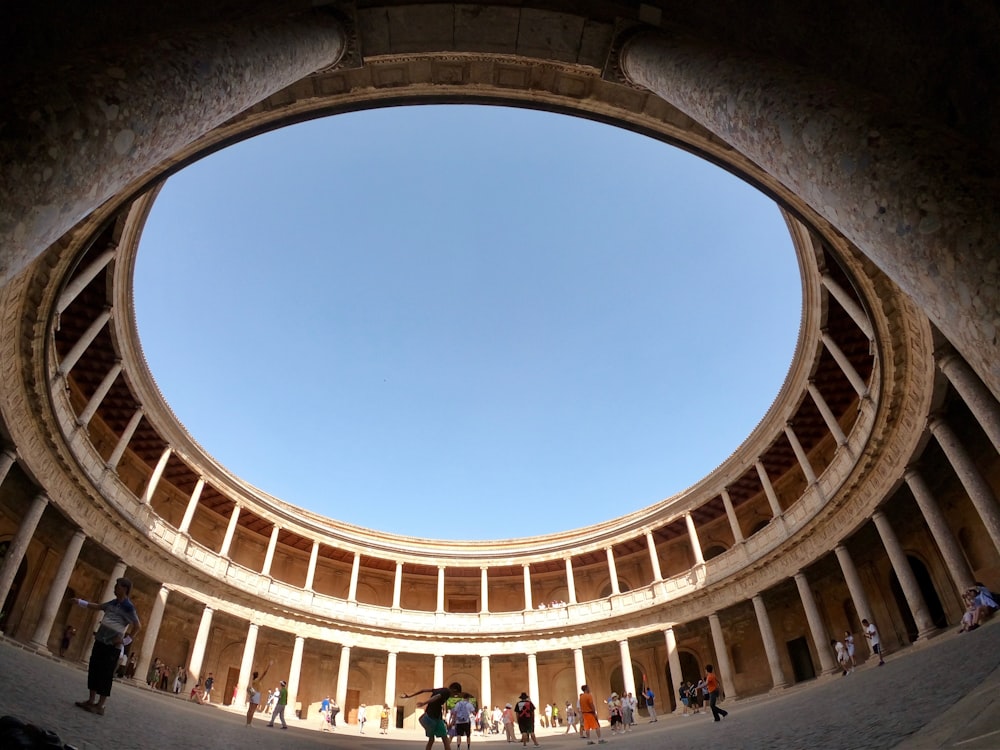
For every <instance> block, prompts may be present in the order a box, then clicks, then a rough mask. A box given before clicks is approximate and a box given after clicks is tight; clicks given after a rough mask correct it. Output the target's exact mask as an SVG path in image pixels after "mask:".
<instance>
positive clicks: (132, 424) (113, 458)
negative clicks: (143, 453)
mask: <svg viewBox="0 0 1000 750" xmlns="http://www.w3.org/2000/svg"><path fill="white" fill-rule="evenodd" d="M141 421H142V407H141V406H140V407H139V408H138V409H136V410H135V411H134V412H132V418H131V419H129V421H128V424H127V425H125V430H124V431H123V432H122V434H121V436H120V437H119V438H118V442H117V443H116V444H115V449H114V450H113V451H111V455H110V456H109V457H108V461H107V463H106V464H105V465H106V466H107V467H108V469H110V470H111V471H114V470H115V469H116V468H118V462H119V461H121V460H122V456H124V455H125V449H126V448H128V444H129V441H130V440H132V436H133V435H135V431H136V430H137V429H139V423H140V422H141Z"/></svg>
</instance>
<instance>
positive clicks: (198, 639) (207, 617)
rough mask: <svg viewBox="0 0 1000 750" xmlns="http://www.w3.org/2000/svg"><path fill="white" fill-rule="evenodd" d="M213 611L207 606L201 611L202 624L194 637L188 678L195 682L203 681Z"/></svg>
mask: <svg viewBox="0 0 1000 750" xmlns="http://www.w3.org/2000/svg"><path fill="white" fill-rule="evenodd" d="M212 614H213V610H212V608H211V607H209V606H208V605H207V604H206V605H205V609H203V610H202V611H201V622H200V623H198V634H197V635H195V637H194V648H192V649H191V663H190V664H189V666H188V677H189V678H190V679H193V680H194V681H195V682H198V680H200V679H201V665H202V663H203V662H204V661H205V649H206V648H207V647H208V636H209V634H210V633H211V630H212Z"/></svg>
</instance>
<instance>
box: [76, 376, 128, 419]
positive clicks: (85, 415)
mask: <svg viewBox="0 0 1000 750" xmlns="http://www.w3.org/2000/svg"><path fill="white" fill-rule="evenodd" d="M121 371H122V362H121V360H120V359H119V360H115V363H114V364H113V365H112V366H111V369H110V370H108V374H107V375H105V376H104V379H103V380H102V381H101V384H100V385H98V386H97V390H96V391H94V395H93V396H91V397H90V401H88V402H87V406H86V407H84V410H83V411H82V412H80V414H79V416H77V418H76V423H77V424H78V425H80V426H81V427H85V426H86V425H88V424H90V420H91V419H93V418H94V415H95V414H96V413H97V410H98V409H99V408H100V407H101V403H102V402H103V401H104V399H105V398H106V397H107V395H108V391H110V390H111V386H113V385H114V384H115V381H116V380H117V379H118V376H119V375H120V374H121Z"/></svg>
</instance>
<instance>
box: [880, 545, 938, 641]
mask: <svg viewBox="0 0 1000 750" xmlns="http://www.w3.org/2000/svg"><path fill="white" fill-rule="evenodd" d="M906 560H907V562H908V563H909V564H910V570H912V571H913V577H914V578H916V579H917V585H918V586H919V587H920V594H921V596H923V598H924V604H925V605H927V613H928V614H929V615H930V617H931V621H932V622H933V623H934V626H935V627H938V628H944V627H947V625H948V618H947V616H946V615H945V613H944V606H943V605H942V604H941V599H940V598H939V597H938V594H937V589H935V588H934V582H933V581H932V580H931V574H930V572H929V571H928V570H927V566H926V565H924V564H923V562H922V561H921V560H920V559H918V558H916V557H913V556H912V555H907V556H906ZM889 588H890V589H891V590H892V597H893V599H894V600H895V601H896V607H897V608H898V609H899V614H900V616H901V617H902V618H903V624H904V626H905V627H906V637H907V639H909V641H910V643H913V642H914V641H915V640H917V636H918V635H919V632H918V628H917V623H916V621H915V620H914V619H913V613H912V612H910V605H909V604H907V602H906V596H905V595H904V594H903V587H902V586H901V585H900V584H899V578H898V577H897V576H896V571H892V573H891V574H890V576H889Z"/></svg>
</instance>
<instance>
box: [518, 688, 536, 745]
mask: <svg viewBox="0 0 1000 750" xmlns="http://www.w3.org/2000/svg"><path fill="white" fill-rule="evenodd" d="M514 715H515V716H517V728H518V729H519V730H520V732H521V746H522V747H527V746H528V738H529V737H530V738H531V741H532V742H533V743H534V744H535V747H538V746H539V745H538V738H537V737H536V736H535V704H534V703H532V702H531V698H529V697H528V694H527V693H521V696H520V698H518V700H517V703H516V704H515V705H514Z"/></svg>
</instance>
